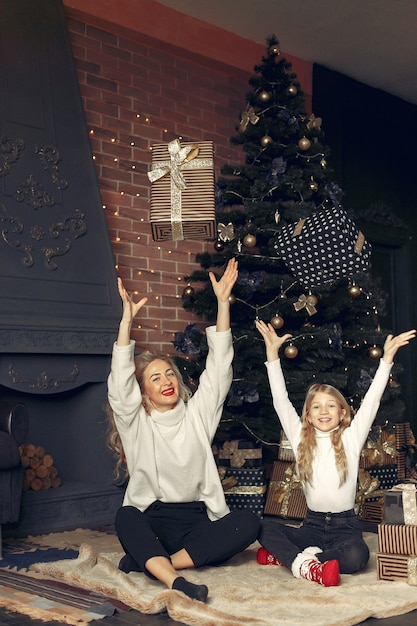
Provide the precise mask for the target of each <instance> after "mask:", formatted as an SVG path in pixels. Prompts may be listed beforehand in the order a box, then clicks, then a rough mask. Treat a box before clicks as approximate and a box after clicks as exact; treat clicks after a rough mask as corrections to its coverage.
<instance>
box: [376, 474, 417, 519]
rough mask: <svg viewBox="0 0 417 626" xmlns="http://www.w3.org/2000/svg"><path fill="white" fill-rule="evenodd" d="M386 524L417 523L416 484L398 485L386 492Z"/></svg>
mask: <svg viewBox="0 0 417 626" xmlns="http://www.w3.org/2000/svg"><path fill="white" fill-rule="evenodd" d="M384 522H385V523H386V524H411V525H417V491H416V485H415V484H408V485H405V484H401V485H397V486H396V487H395V489H387V490H386V491H385V492H384Z"/></svg>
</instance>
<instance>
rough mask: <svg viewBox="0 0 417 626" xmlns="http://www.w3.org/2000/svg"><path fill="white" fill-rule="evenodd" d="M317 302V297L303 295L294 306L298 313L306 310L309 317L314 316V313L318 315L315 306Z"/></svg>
mask: <svg viewBox="0 0 417 626" xmlns="http://www.w3.org/2000/svg"><path fill="white" fill-rule="evenodd" d="M316 302H317V299H316V297H315V296H312V295H308V296H306V295H305V294H302V295H301V296H300V297H299V298H298V300H297V302H294V304H293V306H294V309H295V310H296V311H301V309H304V308H305V310H306V311H307V313H308V314H309V315H314V313H317V309H316V307H315V306H314V305H315V303H316Z"/></svg>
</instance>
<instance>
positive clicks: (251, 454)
mask: <svg viewBox="0 0 417 626" xmlns="http://www.w3.org/2000/svg"><path fill="white" fill-rule="evenodd" d="M261 458H262V449H261V448H239V441H238V440H237V439H235V440H233V441H225V442H224V444H223V447H222V449H221V450H220V451H219V459H229V460H230V467H243V466H244V465H245V461H246V460H247V459H261Z"/></svg>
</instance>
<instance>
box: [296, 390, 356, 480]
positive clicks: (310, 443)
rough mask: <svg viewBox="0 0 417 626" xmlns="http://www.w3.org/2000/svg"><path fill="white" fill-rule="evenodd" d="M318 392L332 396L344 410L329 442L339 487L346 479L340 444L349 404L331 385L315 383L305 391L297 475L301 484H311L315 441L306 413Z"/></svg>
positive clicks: (348, 421)
mask: <svg viewBox="0 0 417 626" xmlns="http://www.w3.org/2000/svg"><path fill="white" fill-rule="evenodd" d="M319 392H322V393H327V394H328V395H330V396H332V397H333V398H334V399H335V400H336V402H337V403H338V404H339V406H340V409H341V410H342V409H344V410H345V414H344V415H341V417H340V424H339V428H337V429H336V430H334V431H333V432H331V433H330V440H331V442H332V445H333V449H334V453H335V457H336V467H337V471H338V473H339V478H340V485H343V483H344V482H345V481H346V477H347V459H346V453H345V448H344V446H343V442H342V433H343V431H344V430H345V428H347V427H348V426H349V425H350V422H351V410H350V407H349V404H348V403H347V401H346V399H345V398H344V397H343V395H342V394H341V393H340V391H339V390H338V389H336V388H335V387H333V386H332V385H326V384H320V383H315V384H314V385H311V387H310V388H309V389H308V391H307V395H306V398H305V401H304V406H303V412H302V422H303V424H302V428H301V437H300V443H299V444H298V460H297V469H298V475H299V478H300V481H301V482H302V483H303V484H305V483H308V482H309V483H311V481H312V478H313V458H314V452H315V448H316V445H317V441H316V431H315V429H314V426H313V425H312V424H310V422H309V419H308V412H309V410H310V407H311V404H312V402H313V400H314V397H315V395H316V394H317V393H319Z"/></svg>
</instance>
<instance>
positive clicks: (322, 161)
mask: <svg viewBox="0 0 417 626" xmlns="http://www.w3.org/2000/svg"><path fill="white" fill-rule="evenodd" d="M320 165H321V167H322V168H323V169H324V170H325V169H326V167H327V161H326V159H325V158H324V157H323V158H322V159H320Z"/></svg>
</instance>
